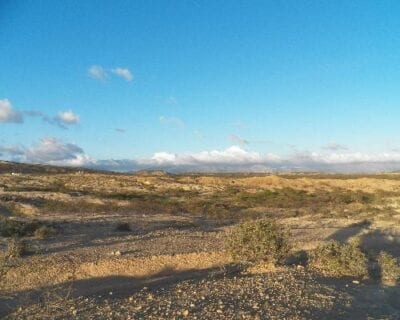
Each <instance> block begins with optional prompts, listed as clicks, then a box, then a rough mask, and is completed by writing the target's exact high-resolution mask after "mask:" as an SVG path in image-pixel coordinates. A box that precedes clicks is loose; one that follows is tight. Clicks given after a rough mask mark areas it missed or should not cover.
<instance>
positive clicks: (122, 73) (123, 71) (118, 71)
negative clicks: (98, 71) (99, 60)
mask: <svg viewBox="0 0 400 320" xmlns="http://www.w3.org/2000/svg"><path fill="white" fill-rule="evenodd" d="M111 72H112V73H114V74H115V75H117V76H118V77H121V78H122V79H124V80H126V81H132V80H133V75H132V72H131V71H130V70H129V69H127V68H119V67H118V68H114V69H111Z"/></svg>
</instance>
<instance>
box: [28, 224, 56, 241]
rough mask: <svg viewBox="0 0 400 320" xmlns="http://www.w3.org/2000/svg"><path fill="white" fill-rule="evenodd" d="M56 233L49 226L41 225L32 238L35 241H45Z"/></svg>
mask: <svg viewBox="0 0 400 320" xmlns="http://www.w3.org/2000/svg"><path fill="white" fill-rule="evenodd" d="M55 233H56V229H54V228H53V227H50V226H46V225H42V226H40V227H39V228H37V229H36V230H35V231H34V232H33V236H34V237H35V238H37V239H46V238H48V237H50V236H52V235H54V234H55Z"/></svg>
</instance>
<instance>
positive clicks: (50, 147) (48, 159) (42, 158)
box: [0, 138, 94, 166]
mask: <svg viewBox="0 0 400 320" xmlns="http://www.w3.org/2000/svg"><path fill="white" fill-rule="evenodd" d="M0 154H2V156H3V157H4V158H6V159H9V160H13V161H20V162H28V163H44V164H54V165H69V166H86V165H88V164H89V163H91V162H93V161H94V160H93V159H92V158H90V157H89V156H88V155H86V154H85V152H84V151H83V149H82V148H81V147H79V146H77V145H76V144H73V143H65V142H63V141H61V140H58V139H56V138H42V139H41V140H40V141H39V143H37V144H35V145H33V146H32V147H30V148H27V147H24V146H20V145H6V146H4V145H0Z"/></svg>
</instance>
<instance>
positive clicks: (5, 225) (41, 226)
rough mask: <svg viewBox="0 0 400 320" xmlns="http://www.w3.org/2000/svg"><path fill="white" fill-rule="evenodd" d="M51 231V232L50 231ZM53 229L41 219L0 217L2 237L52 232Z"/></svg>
mask: <svg viewBox="0 0 400 320" xmlns="http://www.w3.org/2000/svg"><path fill="white" fill-rule="evenodd" d="M50 231H51V232H50ZM54 232H55V229H54V228H52V227H51V226H48V225H46V224H45V223H44V222H42V221H38V220H32V221H26V220H15V219H10V218H1V219H0V235H1V236H2V237H26V236H38V235H40V234H42V235H44V234H45V233H47V234H48V235H50V233H54Z"/></svg>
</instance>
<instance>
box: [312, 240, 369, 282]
mask: <svg viewBox="0 0 400 320" xmlns="http://www.w3.org/2000/svg"><path fill="white" fill-rule="evenodd" d="M308 265H309V267H310V268H311V269H314V270H317V271H319V272H321V273H323V274H326V275H329V276H335V277H345V276H347V277H357V278H366V277H367V276H368V258H367V257H366V255H365V254H364V253H363V252H362V251H361V249H360V246H359V244H358V243H357V242H350V243H345V244H341V243H339V242H337V241H330V242H329V243H327V244H325V245H322V246H319V247H318V248H317V249H315V250H314V251H312V252H311V253H310V257H309V262H308Z"/></svg>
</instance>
